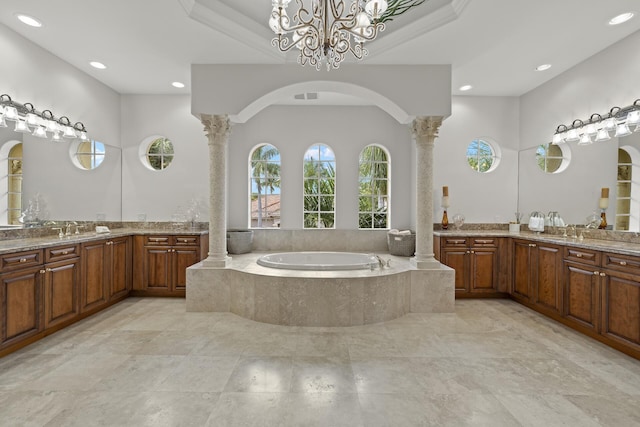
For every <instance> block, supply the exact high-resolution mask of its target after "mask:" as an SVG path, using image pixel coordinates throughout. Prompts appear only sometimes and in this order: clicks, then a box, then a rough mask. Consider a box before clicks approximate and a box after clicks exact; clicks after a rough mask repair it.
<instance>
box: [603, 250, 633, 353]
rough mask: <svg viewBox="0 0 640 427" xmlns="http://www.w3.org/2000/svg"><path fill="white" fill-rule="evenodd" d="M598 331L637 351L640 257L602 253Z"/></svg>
mask: <svg viewBox="0 0 640 427" xmlns="http://www.w3.org/2000/svg"><path fill="white" fill-rule="evenodd" d="M600 281H601V282H600V286H601V301H602V302H601V308H602V311H601V320H600V321H601V330H600V333H601V334H602V335H603V336H604V337H606V338H608V339H610V340H612V341H613V342H615V343H616V344H618V345H621V346H624V347H626V348H629V349H631V350H633V351H635V352H636V353H637V354H640V258H638V257H628V256H624V255H617V254H609V253H603V258H602V274H601V275H600Z"/></svg>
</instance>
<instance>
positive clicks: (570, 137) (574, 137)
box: [565, 129, 580, 142]
mask: <svg viewBox="0 0 640 427" xmlns="http://www.w3.org/2000/svg"><path fill="white" fill-rule="evenodd" d="M579 140H580V135H578V131H577V130H576V129H570V130H569V131H568V132H567V136H566V138H565V141H567V142H573V141H579Z"/></svg>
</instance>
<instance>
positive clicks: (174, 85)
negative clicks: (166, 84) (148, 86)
mask: <svg viewBox="0 0 640 427" xmlns="http://www.w3.org/2000/svg"><path fill="white" fill-rule="evenodd" d="M171 86H173V87H177V88H179V89H182V88H183V87H184V83H182V82H173V83H171Z"/></svg>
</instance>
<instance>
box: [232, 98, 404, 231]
mask: <svg viewBox="0 0 640 427" xmlns="http://www.w3.org/2000/svg"><path fill="white" fill-rule="evenodd" d="M261 143H269V144H272V145H274V146H275V147H276V148H278V150H279V151H280V154H281V161H282V166H281V174H282V175H281V176H282V188H281V191H282V198H281V215H282V223H281V228H283V229H301V228H302V176H303V175H302V159H303V156H304V153H305V151H306V150H307V149H308V148H309V147H310V146H311V145H313V144H316V143H323V144H326V145H329V146H330V147H331V148H332V149H333V150H334V152H335V155H336V159H337V165H336V192H337V195H336V228H338V229H357V228H358V158H359V155H360V152H361V151H362V149H363V148H364V147H365V146H367V145H369V144H380V145H382V146H384V147H385V148H386V149H387V150H388V151H389V154H390V157H391V212H390V219H391V226H392V227H395V228H401V227H402V228H404V227H408V226H410V224H411V208H410V206H411V199H412V195H413V193H412V192H411V191H410V187H411V168H412V162H413V159H412V158H411V154H410V153H411V145H412V144H413V143H412V141H411V134H410V129H409V126H407V125H401V124H398V122H396V121H395V120H394V119H393V118H392V117H391V116H389V115H388V114H387V113H385V112H383V111H381V110H380V109H379V108H377V107H287V106H272V107H269V108H267V109H265V110H263V111H262V112H260V113H259V114H257V115H256V116H254V117H253V118H252V119H251V120H249V121H248V122H247V123H244V124H237V125H234V126H233V129H232V132H231V137H230V142H229V179H228V182H229V193H228V206H229V215H228V223H229V226H230V227H231V228H245V227H247V224H248V218H249V206H248V203H249V202H248V188H249V182H248V181H249V180H248V174H249V172H248V162H249V160H248V159H249V154H250V152H251V150H252V149H253V148H254V147H255V146H256V145H258V144H261Z"/></svg>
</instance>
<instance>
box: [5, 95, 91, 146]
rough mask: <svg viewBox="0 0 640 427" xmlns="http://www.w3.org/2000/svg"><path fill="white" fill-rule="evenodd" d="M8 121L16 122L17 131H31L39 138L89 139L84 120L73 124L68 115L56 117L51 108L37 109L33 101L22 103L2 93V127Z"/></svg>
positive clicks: (59, 139) (54, 139)
mask: <svg viewBox="0 0 640 427" xmlns="http://www.w3.org/2000/svg"><path fill="white" fill-rule="evenodd" d="M7 121H12V122H15V127H14V130H15V131H16V132H21V133H30V134H31V135H33V136H35V137H38V138H43V139H46V138H50V139H51V140H52V141H61V140H62V139H63V138H67V139H80V140H81V141H89V138H88V137H87V129H86V128H85V127H84V124H83V123H82V122H76V123H75V124H72V122H71V120H69V118H68V117H67V116H62V117H59V118H57V119H56V117H55V116H54V115H53V113H52V112H51V110H43V111H42V112H40V111H37V110H36V108H35V107H34V106H33V104H32V103H30V102H26V103H24V104H21V103H19V102H16V101H14V100H13V99H11V97H10V96H9V95H7V94H6V93H5V94H2V95H0V128H6V127H8V125H7Z"/></svg>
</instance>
